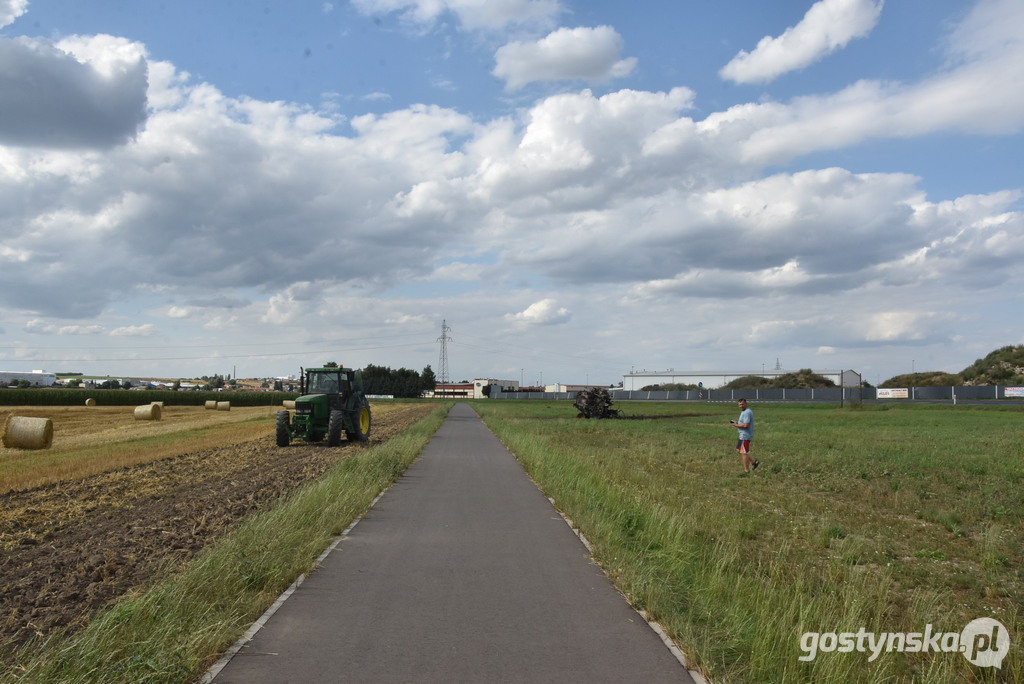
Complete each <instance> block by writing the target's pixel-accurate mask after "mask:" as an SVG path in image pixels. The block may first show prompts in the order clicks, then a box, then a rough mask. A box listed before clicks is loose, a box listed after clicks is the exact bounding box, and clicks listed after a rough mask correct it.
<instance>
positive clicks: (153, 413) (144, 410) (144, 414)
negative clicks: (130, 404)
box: [135, 404, 161, 420]
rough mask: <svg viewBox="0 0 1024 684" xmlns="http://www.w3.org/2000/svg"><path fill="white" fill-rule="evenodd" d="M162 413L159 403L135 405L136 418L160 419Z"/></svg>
mask: <svg viewBox="0 0 1024 684" xmlns="http://www.w3.org/2000/svg"><path fill="white" fill-rule="evenodd" d="M160 415H161V414H160V407H159V406H158V405H157V404H146V405H145V406H136V407H135V420H160Z"/></svg>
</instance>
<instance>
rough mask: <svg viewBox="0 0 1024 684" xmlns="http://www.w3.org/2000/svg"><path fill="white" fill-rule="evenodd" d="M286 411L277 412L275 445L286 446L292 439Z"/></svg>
mask: <svg viewBox="0 0 1024 684" xmlns="http://www.w3.org/2000/svg"><path fill="white" fill-rule="evenodd" d="M288 419H289V416H288V412H287V411H278V412H277V446H279V447H286V446H288V444H289V442H291V440H292V433H291V432H290V431H289V430H288Z"/></svg>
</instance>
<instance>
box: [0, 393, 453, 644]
mask: <svg viewBox="0 0 1024 684" xmlns="http://www.w3.org/2000/svg"><path fill="white" fill-rule="evenodd" d="M434 408H435V407H434V406H431V405H428V404H395V405H389V406H386V407H382V408H380V409H379V408H378V407H376V406H375V407H374V414H373V427H372V432H371V438H370V444H374V443H379V442H382V441H385V440H387V439H389V438H390V437H392V436H394V435H396V434H398V433H400V432H401V431H403V430H405V429H406V428H408V427H409V426H411V425H412V424H413V423H415V422H416V421H418V420H419V419H420V418H422V417H423V416H425V415H426V414H427V413H428V412H430V411H432V410H433V409H434ZM58 410H59V409H58ZM35 411H37V412H38V411H39V409H35ZM203 418H204V420H209V417H208V416H203ZM251 425H252V427H251V430H250V431H249V432H248V434H247V435H246V436H245V437H244V438H239V437H237V436H235V437H233V438H232V439H233V440H234V443H231V444H225V445H223V446H219V447H215V448H203V449H199V450H196V451H189V452H188V453H180V454H177V455H173V456H170V457H164V458H160V459H159V460H155V461H150V462H147V463H141V464H139V465H133V466H130V467H123V468H120V469H118V470H113V471H110V472H103V473H100V474H96V475H90V476H87V477H82V478H78V479H70V480H65V481H61V482H57V483H54V484H48V485H44V486H40V487H36V488H33V489H28V490H24V491H13V492H7V493H5V494H2V495H0V653H10V652H11V651H12V650H14V649H17V648H18V647H19V646H21V645H23V644H24V643H25V642H26V641H27V640H28V639H30V638H31V637H33V636H36V635H38V636H45V635H47V634H49V633H51V632H53V631H54V630H61V629H71V630H74V629H77V628H80V627H82V626H84V625H85V624H86V623H87V622H88V621H89V620H90V619H91V618H92V616H93V615H94V614H95V613H96V612H97V611H98V609H99V608H101V607H102V606H103V605H104V604H105V603H107V602H108V601H110V600H111V599H114V598H117V597H118V596H121V595H122V594H124V593H125V592H127V591H128V590H130V589H132V588H133V587H139V586H140V585H143V584H145V583H146V582H147V581H148V580H150V579H151V578H152V577H153V576H154V574H155V573H158V572H162V571H165V570H166V569H168V568H171V569H173V568H174V567H177V566H180V565H181V564H183V563H185V562H186V561H188V560H189V559H190V558H192V557H193V556H194V555H195V554H196V552H197V551H199V550H200V549H202V548H203V547H204V546H206V545H208V544H209V543H210V542H211V541H213V540H214V539H215V538H217V537H218V536H219V535H222V534H224V533H225V532H226V531H228V530H229V529H230V528H232V527H233V526H234V525H235V524H236V523H238V522H239V521H240V520H241V519H242V518H243V517H245V516H246V515H248V514H250V513H252V512H254V511H256V510H258V509H261V508H265V507H267V506H268V505H269V504H270V503H272V502H273V501H274V500H276V499H277V498H279V497H280V496H281V495H283V494H286V493H288V492H289V491H291V490H292V489H294V488H296V487H297V486H299V485H301V484H303V483H304V482H307V481H309V480H310V479H312V478H316V477H317V476H319V475H321V474H322V473H323V472H324V471H326V470H327V469H328V468H329V467H330V466H331V465H332V464H334V463H335V462H337V461H338V460H339V459H343V458H345V457H346V456H348V455H351V454H352V453H354V450H357V449H361V448H364V447H363V446H362V445H360V444H355V443H351V444H350V443H343V445H342V446H340V447H335V448H329V447H326V446H324V445H322V444H310V445H307V444H304V443H302V442H298V443H295V444H293V445H292V446H290V447H287V448H279V447H277V446H276V445H275V444H274V437H273V430H274V427H273V421H272V420H266V421H259V422H255V423H251ZM91 429H93V430H94V431H95V432H96V433H97V434H102V433H103V432H104V431H109V429H110V426H109V425H106V424H104V423H103V422H102V421H98V422H95V424H94V425H93V426H92V428H91ZM55 431H56V432H57V434H59V433H60V425H59V424H57V421H56V420H55ZM86 432H88V431H87V430H86ZM230 434H233V435H236V434H237V430H236V431H234V432H231V433H230ZM75 438H76V439H79V440H81V441H82V443H83V444H86V445H87V444H88V440H87V439H86V438H85V437H83V434H81V433H78V434H76V437H75ZM183 444H188V442H184V443H183ZM0 451H2V450H0ZM7 451H13V450H7Z"/></svg>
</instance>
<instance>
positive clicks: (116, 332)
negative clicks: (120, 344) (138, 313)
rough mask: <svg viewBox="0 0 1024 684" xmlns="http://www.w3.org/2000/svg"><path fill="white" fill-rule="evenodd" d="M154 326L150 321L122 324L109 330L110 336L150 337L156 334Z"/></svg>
mask: <svg viewBox="0 0 1024 684" xmlns="http://www.w3.org/2000/svg"><path fill="white" fill-rule="evenodd" d="M156 332H157V331H156V326H154V325H153V324H152V323H144V324H143V325H124V326H121V327H120V328H114V329H113V330H111V331H110V335H111V337H151V336H153V335H155V334H156Z"/></svg>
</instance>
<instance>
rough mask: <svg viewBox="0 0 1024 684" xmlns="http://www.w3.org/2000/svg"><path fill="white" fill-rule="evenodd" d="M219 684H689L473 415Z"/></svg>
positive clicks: (412, 472)
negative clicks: (393, 683) (571, 683)
mask: <svg viewBox="0 0 1024 684" xmlns="http://www.w3.org/2000/svg"><path fill="white" fill-rule="evenodd" d="M213 681H214V682H216V684H231V683H244V684H264V683H270V682H273V683H274V684H282V683H285V682H302V683H303V684H312V683H316V682H332V683H333V682H375V683H382V682H446V683H453V682H530V683H534V682H536V683H542V682H558V683H559V684H566V683H569V682H587V683H596V682H616V683H621V682H645V683H648V684H653V683H656V682H675V683H679V682H684V683H686V682H693V679H692V678H691V677H690V675H689V674H688V673H687V671H686V669H685V667H684V666H683V665H682V664H681V663H680V661H679V660H678V659H677V658H676V657H675V656H674V655H673V654H672V652H671V651H670V650H669V648H668V647H667V646H666V645H665V643H664V642H663V641H662V639H661V638H660V637H659V636H658V635H657V634H656V633H655V632H654V630H653V629H652V628H651V627H650V626H649V625H648V624H647V623H645V622H644V620H643V619H642V618H641V617H640V615H638V614H637V613H636V611H634V610H633V609H632V608H631V607H630V606H629V604H628V603H627V602H626V600H625V599H624V598H623V597H622V595H621V594H619V593H618V592H617V591H616V590H615V589H614V587H613V586H612V585H611V583H610V581H609V580H608V578H607V577H606V576H605V575H604V574H603V573H602V572H601V570H600V569H599V568H598V567H597V566H596V565H595V564H594V563H593V562H592V561H591V559H590V557H589V554H588V552H587V549H586V547H585V546H584V545H583V543H582V542H581V541H580V540H579V538H577V537H576V535H575V534H574V533H573V532H572V530H571V529H570V528H569V526H568V525H567V524H566V523H565V521H564V520H563V519H562V518H561V516H559V514H558V512H557V511H556V510H555V509H554V508H553V507H552V505H551V503H550V502H549V501H548V500H547V498H545V497H544V495H543V494H542V493H541V492H540V491H539V490H538V489H537V487H536V485H535V484H534V483H533V482H532V481H531V480H530V479H529V477H527V476H526V474H525V473H524V471H523V469H522V467H521V466H520V465H519V463H518V462H517V461H516V459H515V458H514V457H513V456H512V454H511V453H509V451H508V450H507V449H505V447H504V446H503V445H502V444H501V442H500V441H499V440H498V439H497V438H496V437H495V436H494V434H493V433H491V432H490V430H489V429H488V428H487V426H486V425H485V424H484V423H483V421H482V420H480V418H479V417H478V416H477V415H476V413H474V412H473V410H472V409H471V408H470V407H469V406H468V405H466V404H457V405H456V406H455V407H454V408H453V409H452V410H451V412H450V413H449V415H448V417H447V418H446V419H445V421H444V423H443V424H442V426H441V428H440V429H439V430H438V432H437V433H436V434H435V435H434V437H433V438H432V439H431V440H430V442H429V443H428V444H427V446H426V447H425V449H424V451H423V453H422V454H421V455H420V457H419V458H418V459H417V460H416V461H415V462H414V463H413V464H412V466H410V467H409V469H408V470H407V471H406V473H405V474H404V475H403V476H402V478H401V479H399V481H398V482H397V483H396V484H395V486H394V487H392V488H391V489H390V490H389V491H388V492H386V493H385V494H384V496H382V497H381V498H380V499H379V500H378V501H377V503H376V504H375V505H374V507H373V508H371V509H370V511H369V512H368V513H367V516H366V517H365V518H364V519H363V520H361V521H360V522H359V524H358V525H356V526H355V527H354V528H353V529H352V530H351V531H350V532H349V535H348V536H347V538H345V539H344V540H343V541H342V542H341V543H340V544H339V545H337V547H335V549H334V550H333V551H332V552H331V553H330V554H328V555H327V557H326V558H325V559H324V560H323V562H322V564H321V566H320V567H319V568H318V569H317V570H315V571H314V572H312V573H311V574H310V575H309V576H308V577H307V578H306V579H305V581H304V582H303V583H302V584H301V585H300V586H299V587H298V588H297V589H296V590H295V591H294V592H293V593H292V594H291V595H290V597H289V598H288V599H287V600H286V601H284V602H283V603H282V604H281V606H280V607H279V608H278V609H277V611H276V612H274V613H273V615H272V616H271V617H270V618H269V619H268V620H267V621H266V623H265V624H264V625H263V626H262V628H261V629H260V630H259V631H258V632H257V633H256V634H255V636H254V637H253V638H252V640H251V641H249V642H248V643H247V644H246V645H245V646H243V647H242V648H241V650H239V651H238V653H237V654H236V655H235V656H234V657H233V658H232V659H231V660H230V662H228V663H227V665H226V666H224V667H223V669H221V670H220V671H219V673H218V674H217V675H216V677H215V678H214V680H213Z"/></svg>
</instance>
